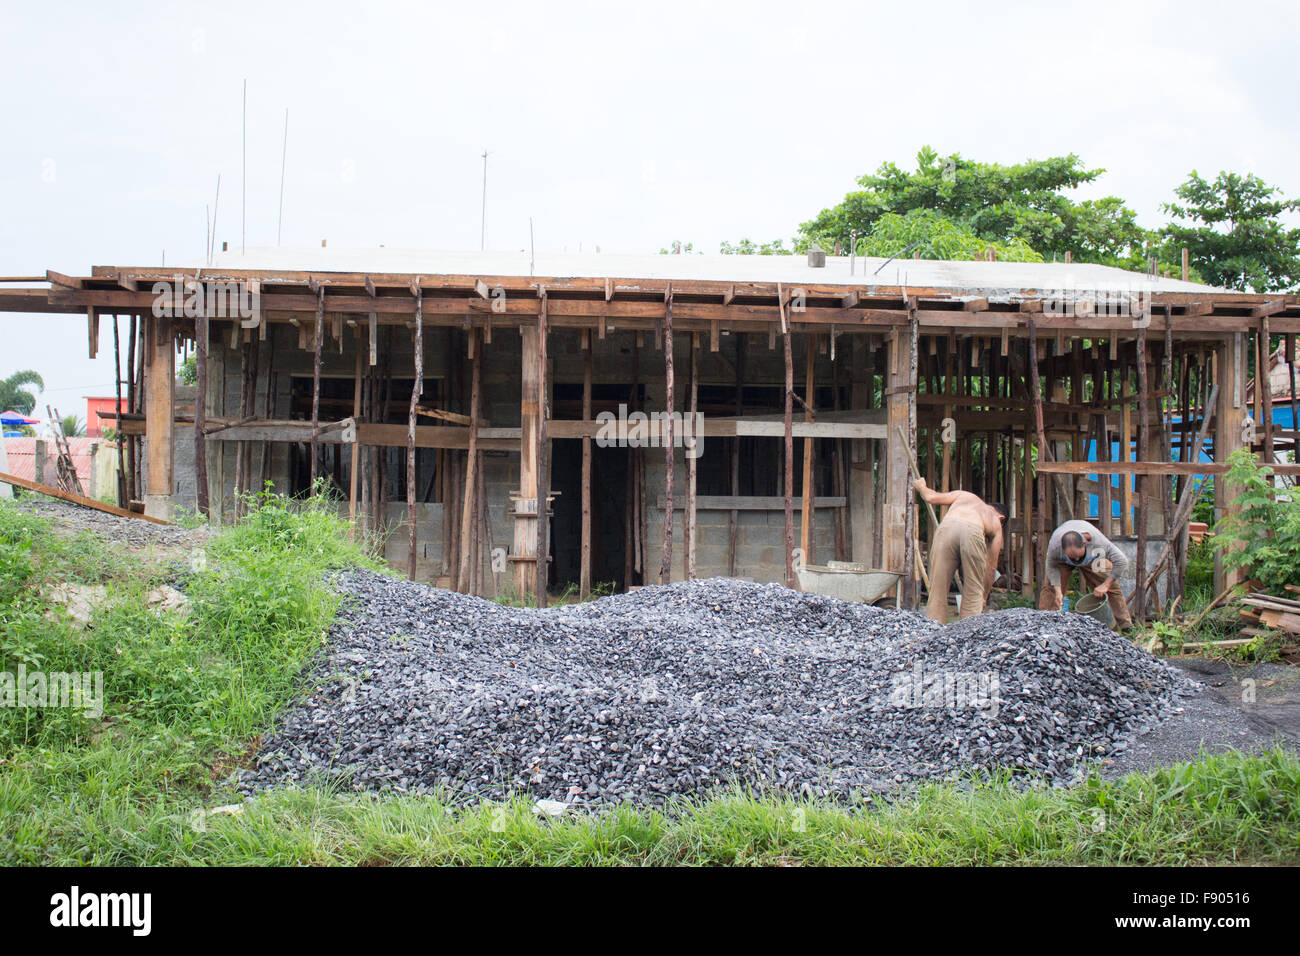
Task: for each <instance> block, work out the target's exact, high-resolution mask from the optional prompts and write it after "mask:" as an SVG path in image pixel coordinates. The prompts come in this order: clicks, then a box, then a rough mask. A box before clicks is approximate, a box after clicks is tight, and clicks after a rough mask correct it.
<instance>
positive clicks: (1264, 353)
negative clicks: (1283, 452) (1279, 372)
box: [1255, 315, 1277, 465]
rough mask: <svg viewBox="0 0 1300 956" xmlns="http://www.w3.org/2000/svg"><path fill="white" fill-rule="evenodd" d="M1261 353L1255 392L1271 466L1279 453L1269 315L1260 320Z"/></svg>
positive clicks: (1267, 456)
mask: <svg viewBox="0 0 1300 956" xmlns="http://www.w3.org/2000/svg"><path fill="white" fill-rule="evenodd" d="M1259 353H1260V357H1259V360H1258V365H1257V368H1258V375H1259V378H1258V380H1257V384H1256V386H1255V391H1256V393H1257V394H1258V395H1259V397H1260V400H1261V406H1262V411H1263V415H1262V416H1261V421H1260V424H1262V425H1263V426H1264V463H1265V464H1266V465H1271V464H1273V463H1274V462H1276V461H1277V453H1276V452H1275V451H1274V449H1273V370H1272V368H1270V367H1269V366H1270V364H1271V360H1272V358H1273V343H1272V336H1271V335H1270V334H1269V331H1268V316H1267V315H1265V316H1261V317H1260V320H1259Z"/></svg>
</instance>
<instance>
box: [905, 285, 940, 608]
mask: <svg viewBox="0 0 1300 956" xmlns="http://www.w3.org/2000/svg"><path fill="white" fill-rule="evenodd" d="M907 313H908V316H909V322H908V335H907V342H908V347H907V351H908V369H907V386H906V393H905V396H904V397H905V399H906V402H905V405H904V408H905V415H906V419H907V447H906V448H904V449H903V452H904V453H905V454H906V455H907V461H908V463H909V464H910V463H911V461H912V449H914V448H915V447H916V392H917V388H918V379H917V359H918V356H917V351H918V349H919V348H920V345H921V327H920V322H919V321H918V319H917V316H916V299H915V298H912V299H909V300H908V304H907ZM904 494H905V499H904V502H903V509H904V511H903V522H904V538H903V549H904V554H903V568H904V577H903V598H904V600H906V601H907V604H908V606H909V607H913V608H915V607H916V606H917V604H918V603H919V595H920V585H921V582H920V581H918V580H917V576H916V575H915V572H914V571H913V566H914V565H915V566H917V567H921V566H922V564H923V562H922V561H921V555H920V553H919V551H918V549H917V547H916V542H917V537H918V532H919V530H920V526H921V516H920V514H919V512H918V511H917V507H916V495H915V494H914V493H913V489H912V487H911V485H910V483H908V482H907V481H906V478H905V479H904ZM936 523H937V522H936ZM922 573H924V571H922Z"/></svg>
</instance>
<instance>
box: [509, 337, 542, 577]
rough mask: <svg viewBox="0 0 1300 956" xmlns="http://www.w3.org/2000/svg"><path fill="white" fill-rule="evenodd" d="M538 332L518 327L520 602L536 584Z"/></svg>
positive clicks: (516, 521) (516, 541) (517, 537)
mask: <svg viewBox="0 0 1300 956" xmlns="http://www.w3.org/2000/svg"><path fill="white" fill-rule="evenodd" d="M539 329H540V325H537V326H528V325H521V326H519V337H520V342H519V350H520V370H519V372H520V400H519V425H520V438H519V497H518V499H517V500H516V501H515V519H514V524H515V528H514V531H515V535H514V545H513V548H512V555H513V557H514V559H515V562H514V588H515V594H516V596H517V597H518V598H519V599H520V600H524V599H526V598H527V596H528V595H530V594H533V593H534V592H533V589H534V587H535V586H536V582H537V574H536V568H535V567H534V566H533V564H531V563H530V562H533V561H536V559H537V449H538V447H539V444H538V434H537V429H538V425H539V422H538V418H539V409H538V407H537V400H538V398H539V397H540V395H541V382H540V379H539V376H538V367H537V361H538V351H537V334H538V331H539Z"/></svg>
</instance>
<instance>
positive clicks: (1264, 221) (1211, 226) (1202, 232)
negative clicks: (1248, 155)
mask: <svg viewBox="0 0 1300 956" xmlns="http://www.w3.org/2000/svg"><path fill="white" fill-rule="evenodd" d="M1174 193H1175V195H1176V196H1177V197H1178V201H1177V202H1172V203H1165V204H1164V205H1163V206H1162V207H1161V208H1162V209H1163V210H1164V211H1165V212H1166V213H1168V214H1169V215H1171V216H1173V217H1174V218H1175V221H1174V222H1172V223H1170V224H1169V225H1167V226H1166V227H1165V228H1164V229H1163V230H1162V233H1163V235H1164V237H1165V239H1166V245H1167V248H1168V249H1181V248H1183V247H1186V248H1187V250H1188V254H1189V258H1190V259H1191V262H1192V263H1193V264H1194V265H1195V267H1196V270H1197V272H1199V273H1200V274H1201V275H1202V276H1203V277H1204V278H1205V281H1207V282H1209V283H1210V284H1212V285H1217V286H1224V287H1226V288H1229V289H1240V290H1242V291H1253V292H1272V291H1275V290H1278V289H1291V288H1294V287H1295V286H1296V285H1297V284H1300V229H1287V228H1286V227H1285V226H1283V224H1282V222H1281V219H1280V217H1281V216H1282V215H1283V214H1284V213H1289V212H1295V211H1296V210H1297V209H1300V199H1284V198H1282V196H1281V190H1280V189H1278V188H1277V187H1275V186H1270V185H1268V184H1267V183H1266V182H1264V181H1263V180H1262V179H1260V178H1259V177H1258V176H1256V175H1254V174H1253V173H1247V174H1246V175H1244V176H1241V175H1238V174H1237V173H1229V172H1221V173H1219V175H1218V176H1217V177H1216V178H1215V179H1214V181H1213V182H1210V181H1207V180H1206V179H1204V178H1202V177H1201V176H1200V175H1199V174H1198V173H1197V172H1196V171H1195V170H1193V171H1192V174H1191V175H1190V176H1189V177H1188V178H1187V181H1186V182H1184V183H1183V184H1182V185H1181V186H1179V187H1178V188H1177V189H1176V190H1174Z"/></svg>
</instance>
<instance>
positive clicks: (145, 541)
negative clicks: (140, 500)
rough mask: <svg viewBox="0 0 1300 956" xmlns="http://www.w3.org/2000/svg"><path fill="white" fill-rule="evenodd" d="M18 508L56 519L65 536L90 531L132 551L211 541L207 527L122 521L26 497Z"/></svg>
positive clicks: (120, 518)
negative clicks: (132, 549)
mask: <svg viewBox="0 0 1300 956" xmlns="http://www.w3.org/2000/svg"><path fill="white" fill-rule="evenodd" d="M17 504H18V507H19V508H21V509H22V510H24V511H26V512H28V513H29V514H34V515H37V516H39V517H42V518H49V519H53V520H54V521H55V522H57V525H56V526H57V528H58V530H59V531H60V532H61V533H64V534H75V533H77V532H79V531H90V532H92V533H94V534H95V535H97V536H98V537H100V538H103V539H104V540H105V541H112V542H115V543H118V544H124V545H126V546H127V547H131V548H146V547H163V548H187V547H202V546H203V545H204V544H205V542H206V540H207V537H208V527H207V526H206V525H204V526H201V527H198V528H182V527H180V526H179V525H163V524H154V523H153V522H152V521H144V520H143V519H141V518H123V517H121V516H120V515H112V514H108V513H107V512H103V511H96V510H95V509H93V508H84V507H82V506H81V505H75V504H72V503H70V502H67V501H59V500H58V499H55V498H46V497H44V496H43V495H36V494H27V495H23V497H22V498H20V499H18V501H17Z"/></svg>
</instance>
